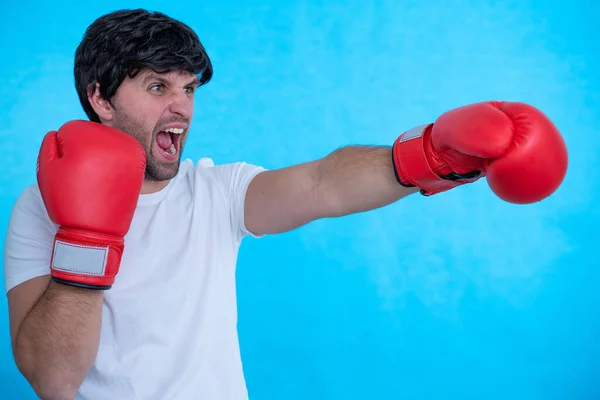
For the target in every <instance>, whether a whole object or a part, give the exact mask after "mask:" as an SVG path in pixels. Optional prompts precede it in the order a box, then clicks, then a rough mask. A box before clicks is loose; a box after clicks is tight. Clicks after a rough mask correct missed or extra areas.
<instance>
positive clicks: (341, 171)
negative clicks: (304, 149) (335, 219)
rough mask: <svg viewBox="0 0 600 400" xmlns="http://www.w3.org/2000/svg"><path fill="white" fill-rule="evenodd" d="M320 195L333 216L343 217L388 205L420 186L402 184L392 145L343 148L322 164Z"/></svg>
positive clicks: (319, 167) (320, 169)
mask: <svg viewBox="0 0 600 400" xmlns="http://www.w3.org/2000/svg"><path fill="white" fill-rule="evenodd" d="M318 164H319V165H318V170H319V174H318V175H319V178H318V180H319V183H318V189H317V190H318V192H319V193H321V195H320V196H322V197H323V198H325V199H327V200H326V202H327V204H328V208H329V209H330V212H329V214H330V216H343V215H348V214H352V213H357V212H363V211H369V210H373V209H376V208H380V207H384V206H386V205H389V204H391V203H394V202H396V201H398V200H400V199H401V198H403V197H406V196H408V195H410V194H413V193H416V192H418V190H419V189H418V188H407V187H404V186H402V185H400V184H399V183H398V181H397V180H396V176H395V174H394V166H393V163H392V148H391V146H347V147H342V148H340V149H338V150H336V151H334V152H332V153H331V154H329V155H328V156H326V157H324V158H323V159H321V160H320V161H319V163H318Z"/></svg>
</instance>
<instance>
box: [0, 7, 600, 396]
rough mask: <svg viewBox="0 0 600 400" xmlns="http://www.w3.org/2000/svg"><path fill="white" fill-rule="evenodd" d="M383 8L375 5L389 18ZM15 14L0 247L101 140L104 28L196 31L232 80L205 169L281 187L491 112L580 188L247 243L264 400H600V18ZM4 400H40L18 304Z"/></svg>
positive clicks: (5, 95)
mask: <svg viewBox="0 0 600 400" xmlns="http://www.w3.org/2000/svg"><path fill="white" fill-rule="evenodd" d="M376 3H377V5H375V4H376ZM59 4H60V3H56V2H42V1H38V2H31V1H29V2H23V1H14V2H2V5H1V6H0V14H2V16H3V18H2V19H3V23H2V24H0V48H2V50H3V51H2V54H3V55H2V62H1V63H0V76H2V77H3V79H4V80H3V81H2V84H1V85H0V148H1V149H2V150H3V152H2V153H3V157H4V161H3V165H4V166H5V168H4V170H3V171H4V172H3V173H2V174H0V187H1V188H2V189H1V192H0V207H1V209H0V235H1V237H2V239H3V238H4V235H5V232H6V225H7V223H8V218H9V215H10V210H11V208H12V205H13V203H14V201H15V199H16V198H17V196H18V195H19V194H20V193H21V191H22V189H23V188H24V187H25V186H26V185H29V184H31V183H34V182H35V158H36V156H37V151H38V148H39V143H40V140H41V138H42V136H43V135H44V134H45V133H46V131H47V130H49V129H55V128H57V127H58V126H60V125H61V124H62V123H63V122H65V121H67V120H70V119H74V118H83V117H84V114H83V112H82V110H81V108H80V106H79V104H78V101H77V97H76V94H75V90H74V87H73V78H72V62H73V54H74V49H75V47H76V46H77V44H78V42H79V40H80V38H81V36H82V34H83V31H84V29H85V27H86V26H87V25H88V24H89V23H90V22H92V20H94V19H95V18H96V17H98V16H99V15H100V14H103V13H105V12H108V11H112V10H115V9H118V8H130V7H144V8H149V9H155V10H160V11H163V12H166V13H168V14H170V15H172V16H173V17H176V18H180V19H182V20H184V21H185V22H187V23H188V24H189V25H191V26H192V27H193V28H195V29H196V30H197V32H198V33H199V35H200V37H201V40H202V41H203V42H204V44H205V45H206V48H207V49H208V51H209V54H210V55H211V57H212V59H213V62H214V67H215V76H214V79H213V81H212V82H211V83H210V84H209V85H208V86H206V87H205V88H203V89H202V90H201V91H200V92H198V94H197V96H198V98H197V108H196V117H195V122H194V125H193V130H192V133H191V137H190V139H189V144H188V146H187V148H186V154H185V156H188V157H193V158H196V159H197V158H199V157H202V156H208V157H213V158H214V159H215V161H216V162H217V163H223V162H229V161H239V160H244V161H248V162H252V163H257V164H262V165H264V166H266V167H269V168H275V167H280V166H285V165H289V164H291V163H297V162H303V161H307V160H310V159H314V158H316V157H321V156H323V155H325V154H327V153H328V152H330V151H332V150H333V149H335V148H337V147H339V146H341V145H344V144H391V142H392V141H393V139H394V138H395V137H396V136H397V135H398V134H399V133H401V131H402V130H403V129H406V128H410V127H412V126H414V125H416V124H421V123H423V122H428V121H430V120H432V119H434V118H435V117H436V116H437V115H439V114H440V113H441V112H444V111H445V110H447V109H450V108H453V107H456V106H459V105H463V104H467V103H471V102H476V101H480V100H488V99H505V100H520V101H525V102H529V103H531V104H533V105H535V106H538V107H540V108H541V109H542V110H544V111H545V112H546V113H547V114H548V115H549V116H550V117H551V118H552V119H553V120H554V121H555V123H556V125H557V126H558V127H559V129H560V130H561V131H562V132H563V133H564V135H565V138H566V141H567V145H568V147H569V150H570V169H569V171H568V175H567V177H566V180H565V183H564V186H562V188H561V189H560V190H559V191H558V192H557V193H556V194H555V195H554V196H553V197H551V198H550V199H548V200H547V201H545V202H543V203H540V204H534V205H529V206H515V205H510V204H506V203H503V202H501V201H500V200H498V199H497V198H495V197H494V196H493V194H492V193H491V192H490V191H489V189H488V188H487V187H486V183H485V181H480V182H478V183H477V184H474V185H471V186H469V187H463V188H460V189H458V190H454V191H452V192H449V193H446V194H443V195H439V196H436V197H434V198H428V199H425V198H423V197H421V196H412V197H411V198H409V199H406V200H404V201H402V202H399V203H398V204H395V205H393V206H390V207H388V208H385V209H381V210H377V211H373V212H370V213H365V214H360V215H354V216H350V217H346V218H342V219H334V220H323V221H319V222H315V223H312V224H310V225H308V226H306V227H304V228H302V229H299V230H296V231H294V232H290V233H288V234H284V235H279V236H273V237H266V238H263V239H261V240H252V239H251V240H248V241H246V242H244V244H243V246H242V251H241V254H240V262H239V275H238V276H239V307H240V325H239V330H240V336H241V345H242V352H243V358H244V363H245V371H246V375H247V380H248V386H249V390H250V394H251V397H252V398H253V399H257V400H281V399H286V400H299V399H308V398H313V399H324V400H325V399H326V400H333V399H344V400H349V399H374V400H375V399H377V400H387V399H394V400H396V399H457V400H458V399H460V400H466V399H478V400H479V399H488V400H496V399H497V400H506V399H511V400H513V399H527V400H538V399H539V400H549V399H569V400H571V399H578V400H588V399H590V400H591V399H598V398H600V385H598V382H599V380H600V376H599V375H600V374H599V372H598V371H600V345H599V344H598V343H599V342H598V337H599V335H600V313H599V312H598V310H599V309H600V295H599V291H598V283H599V281H600V269H599V268H598V267H599V266H600V262H599V261H600V257H599V254H598V253H599V251H598V239H597V237H598V235H597V226H598V222H599V212H598V207H597V205H598V201H599V200H600V198H599V197H600V196H599V194H600V191H599V190H600V184H599V180H598V174H597V169H598V153H599V150H600V149H599V147H600V136H599V135H598V130H599V129H600V98H599V96H598V93H599V92H600V78H599V72H598V71H600V58H599V54H600V46H599V44H598V43H599V42H598V40H597V21H598V20H600V13H599V10H598V6H597V5H596V4H595V2H592V1H591V0H590V1H576V0H575V1H571V2H566V3H565V2H559V1H546V0H544V1H529V0H523V1H506V2H498V1H474V0H472V1H427V2H425V1H402V2H400V1H395V2H393V1H380V2H367V1H360V0H355V1H345V2H342V1H329V2H326V1H308V0H306V1H301V0H295V1H292V0H290V1H282V0H268V1H261V2H257V1H223V0H221V1H202V2H194V1H189V0H182V1H178V2H163V1H135V2H133V1H115V0H107V1H103V2H91V3H86V4H85V5H84V3H83V2H81V1H66V2H63V3H62V4H60V5H59ZM595 24H596V25H595ZM0 398H2V399H18V400H26V399H32V398H34V396H33V393H32V391H31V390H30V389H29V388H28V385H27V383H26V381H25V380H24V379H23V378H22V377H21V376H20V374H19V373H18V371H17V369H16V367H15V365H14V362H13V360H12V354H11V350H10V341H9V333H8V318H7V314H6V300H5V297H2V298H1V300H0Z"/></svg>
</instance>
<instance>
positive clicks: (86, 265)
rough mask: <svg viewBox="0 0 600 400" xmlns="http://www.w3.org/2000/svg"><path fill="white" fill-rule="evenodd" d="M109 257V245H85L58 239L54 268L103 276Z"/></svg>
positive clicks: (55, 247) (55, 246) (53, 261)
mask: <svg viewBox="0 0 600 400" xmlns="http://www.w3.org/2000/svg"><path fill="white" fill-rule="evenodd" d="M107 257H108V247H97V246H95V247H94V246H83V245H77V244H73V243H68V242H63V241H60V240H57V241H56V243H55V245H54V258H53V260H52V268H54V269H55V270H57V271H64V272H70V273H73V274H81V275H93V276H102V275H104V271H105V269H106V259H107Z"/></svg>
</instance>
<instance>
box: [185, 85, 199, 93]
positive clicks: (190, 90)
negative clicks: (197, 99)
mask: <svg viewBox="0 0 600 400" xmlns="http://www.w3.org/2000/svg"><path fill="white" fill-rule="evenodd" d="M184 90H185V91H187V92H188V93H189V94H194V91H195V90H196V88H195V87H193V86H188V87H186V88H185V89H184Z"/></svg>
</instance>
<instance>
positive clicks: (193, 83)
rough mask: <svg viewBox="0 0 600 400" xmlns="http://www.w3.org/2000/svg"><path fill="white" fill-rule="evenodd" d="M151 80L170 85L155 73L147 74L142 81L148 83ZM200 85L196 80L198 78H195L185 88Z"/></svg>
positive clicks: (198, 80)
mask: <svg viewBox="0 0 600 400" xmlns="http://www.w3.org/2000/svg"><path fill="white" fill-rule="evenodd" d="M151 80H156V81H160V82H162V83H165V84H168V83H170V82H169V81H168V79H165V78H163V77H162V76H161V75H158V74H156V73H149V74H148V75H146V77H145V78H144V80H143V83H144V84H145V83H147V82H148V81H151ZM199 84H200V79H198V77H195V78H194V79H192V80H191V81H190V82H188V83H187V84H186V85H185V86H190V85H196V86H197V85H199Z"/></svg>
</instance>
